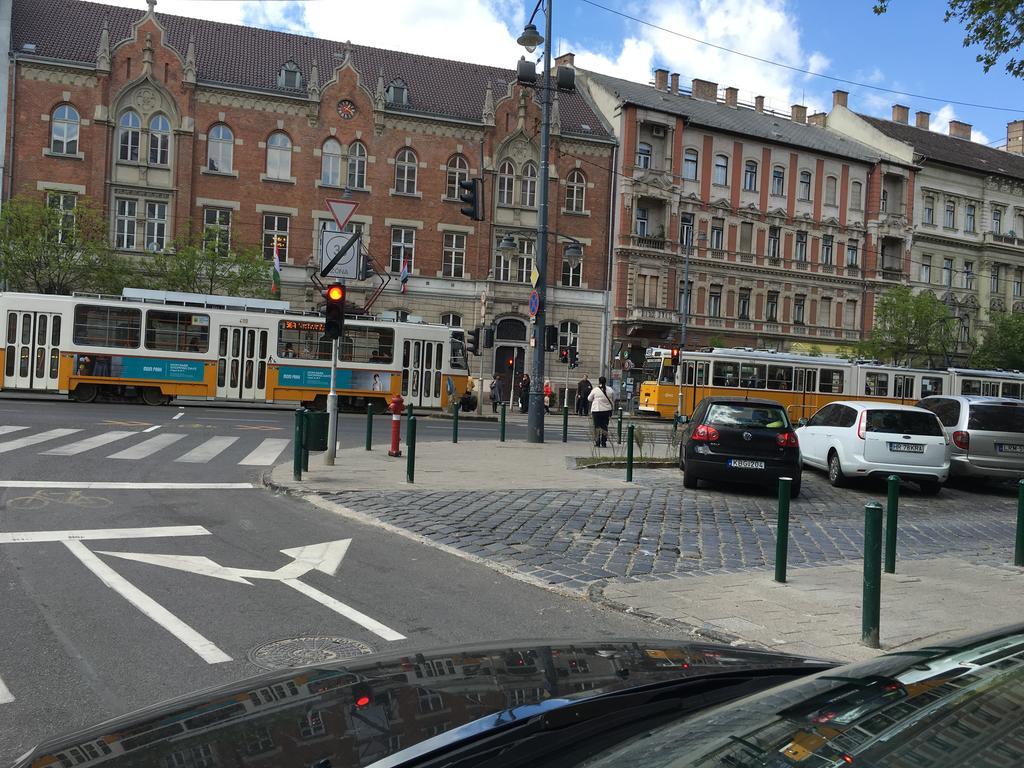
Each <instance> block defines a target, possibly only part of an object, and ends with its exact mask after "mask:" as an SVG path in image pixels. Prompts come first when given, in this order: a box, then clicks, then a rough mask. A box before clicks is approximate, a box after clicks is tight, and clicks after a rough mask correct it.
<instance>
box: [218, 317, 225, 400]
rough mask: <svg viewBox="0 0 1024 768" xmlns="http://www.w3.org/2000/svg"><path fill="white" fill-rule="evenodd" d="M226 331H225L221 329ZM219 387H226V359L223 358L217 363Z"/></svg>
mask: <svg viewBox="0 0 1024 768" xmlns="http://www.w3.org/2000/svg"><path fill="white" fill-rule="evenodd" d="M221 330H225V329H221ZM217 386H218V387H223V386H224V358H223V357H222V358H221V359H220V360H218V361H217Z"/></svg>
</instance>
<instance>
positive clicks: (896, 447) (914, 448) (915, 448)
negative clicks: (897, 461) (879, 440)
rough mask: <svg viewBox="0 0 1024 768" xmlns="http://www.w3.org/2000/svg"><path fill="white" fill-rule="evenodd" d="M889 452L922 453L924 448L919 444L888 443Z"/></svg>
mask: <svg viewBox="0 0 1024 768" xmlns="http://www.w3.org/2000/svg"><path fill="white" fill-rule="evenodd" d="M889 450H890V451H892V452H893V453H924V446H923V445H921V443H889Z"/></svg>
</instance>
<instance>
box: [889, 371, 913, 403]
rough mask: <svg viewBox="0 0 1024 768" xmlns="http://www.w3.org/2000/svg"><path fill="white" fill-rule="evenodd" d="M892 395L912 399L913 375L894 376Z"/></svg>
mask: <svg viewBox="0 0 1024 768" xmlns="http://www.w3.org/2000/svg"><path fill="white" fill-rule="evenodd" d="M892 396H893V397H898V398H900V399H902V400H913V399H914V377H913V376H895V377H893V383H892Z"/></svg>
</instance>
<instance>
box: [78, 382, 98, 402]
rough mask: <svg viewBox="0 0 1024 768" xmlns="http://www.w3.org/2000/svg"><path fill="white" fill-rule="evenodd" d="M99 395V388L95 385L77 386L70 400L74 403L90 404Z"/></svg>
mask: <svg viewBox="0 0 1024 768" xmlns="http://www.w3.org/2000/svg"><path fill="white" fill-rule="evenodd" d="M99 393H100V388H99V387H97V386H96V385H95V384H79V385H78V386H77V387H75V389H74V391H73V392H72V393H71V399H72V400H74V401H75V402H76V403H91V402H93V401H94V400H95V399H96V397H97V395H99Z"/></svg>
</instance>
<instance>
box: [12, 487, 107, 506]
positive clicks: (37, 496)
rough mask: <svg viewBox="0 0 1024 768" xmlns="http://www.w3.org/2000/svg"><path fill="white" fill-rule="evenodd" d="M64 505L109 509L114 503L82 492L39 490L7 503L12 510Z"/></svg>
mask: <svg viewBox="0 0 1024 768" xmlns="http://www.w3.org/2000/svg"><path fill="white" fill-rule="evenodd" d="M51 502H52V503H54V504H64V505H67V506H69V507H82V508H84V509H99V508H101V507H109V506H110V505H111V504H113V502H112V501H111V500H110V499H107V498H104V497H102V496H85V495H83V494H82V492H81V491H68V492H66V493H64V492H61V491H43V490H39V491H36V492H35V493H33V494H32V495H31V496H19V497H18V498H16V499H11V500H10V501H8V502H7V506H8V507H10V508H11V509H40V508H42V507H48V506H49V505H50V503H51Z"/></svg>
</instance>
